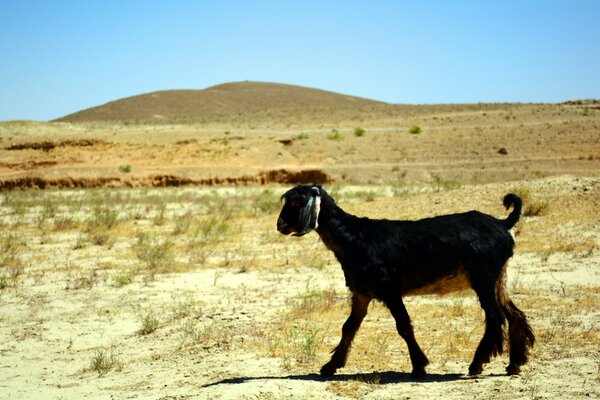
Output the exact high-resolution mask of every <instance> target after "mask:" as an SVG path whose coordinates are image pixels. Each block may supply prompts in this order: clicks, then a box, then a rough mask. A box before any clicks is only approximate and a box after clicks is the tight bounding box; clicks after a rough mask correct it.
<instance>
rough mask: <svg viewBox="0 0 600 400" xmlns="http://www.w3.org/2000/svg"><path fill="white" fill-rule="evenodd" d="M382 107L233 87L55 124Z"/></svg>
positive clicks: (302, 91)
mask: <svg viewBox="0 0 600 400" xmlns="http://www.w3.org/2000/svg"><path fill="white" fill-rule="evenodd" d="M385 104H386V103H383V102H378V101H374V100H367V99H363V98H359V97H354V96H346V95H343V94H338V93H334V92H329V91H325V90H319V89H311V88H306V87H301V86H294V85H285V84H277V83H262V82H235V83H226V84H222V85H217V86H212V87H209V88H207V89H204V90H165V91H158V92H153V93H147V94H142V95H138V96H132V97H127V98H124V99H120V100H116V101H112V102H109V103H106V104H104V105H101V106H97V107H92V108H88V109H85V110H82V111H78V112H75V113H73V114H69V115H66V116H64V117H61V118H58V119H57V120H56V121H60V122H87V121H105V122H120V121H136V122H144V123H166V122H194V121H199V120H202V119H204V118H209V117H212V116H223V115H239V114H253V113H258V112H266V111H272V110H283V109H290V110H310V109H334V110H338V109H360V108H366V107H373V106H378V105H385Z"/></svg>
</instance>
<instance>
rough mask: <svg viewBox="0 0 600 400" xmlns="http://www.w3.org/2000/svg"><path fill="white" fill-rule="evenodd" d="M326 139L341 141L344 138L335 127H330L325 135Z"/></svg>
mask: <svg viewBox="0 0 600 400" xmlns="http://www.w3.org/2000/svg"><path fill="white" fill-rule="evenodd" d="M327 139H329V140H336V141H338V142H339V141H341V140H344V135H342V133H341V132H340V131H338V130H337V129H332V130H331V132H330V133H329V134H328V135H327Z"/></svg>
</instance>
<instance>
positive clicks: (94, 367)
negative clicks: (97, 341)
mask: <svg viewBox="0 0 600 400" xmlns="http://www.w3.org/2000/svg"><path fill="white" fill-rule="evenodd" d="M120 365H121V362H120V361H119V355H118V354H117V351H116V349H115V347H111V348H110V349H108V350H107V349H105V348H104V347H100V348H97V349H96V350H95V351H94V357H92V362H91V364H90V370H91V371H94V372H97V373H98V376H104V375H106V374H108V373H109V372H110V371H112V370H113V369H117V368H118V367H119V366H120Z"/></svg>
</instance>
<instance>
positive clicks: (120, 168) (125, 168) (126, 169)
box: [119, 164, 131, 174]
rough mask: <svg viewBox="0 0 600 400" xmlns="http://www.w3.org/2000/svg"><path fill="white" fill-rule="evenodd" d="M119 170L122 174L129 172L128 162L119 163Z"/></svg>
mask: <svg viewBox="0 0 600 400" xmlns="http://www.w3.org/2000/svg"><path fill="white" fill-rule="evenodd" d="M119 171H121V172H122V173H124V174H128V173H130V172H131V165H129V164H126V165H119Z"/></svg>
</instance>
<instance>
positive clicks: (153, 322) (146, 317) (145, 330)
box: [138, 310, 160, 335]
mask: <svg viewBox="0 0 600 400" xmlns="http://www.w3.org/2000/svg"><path fill="white" fill-rule="evenodd" d="M141 322H142V327H141V328H140V330H139V331H138V333H139V334H140V335H148V334H150V333H152V332H154V331H155V330H157V329H158V327H159V325H160V321H159V320H158V318H157V317H156V314H155V313H154V311H153V310H147V311H146V312H145V313H143V314H142V315H141Z"/></svg>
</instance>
